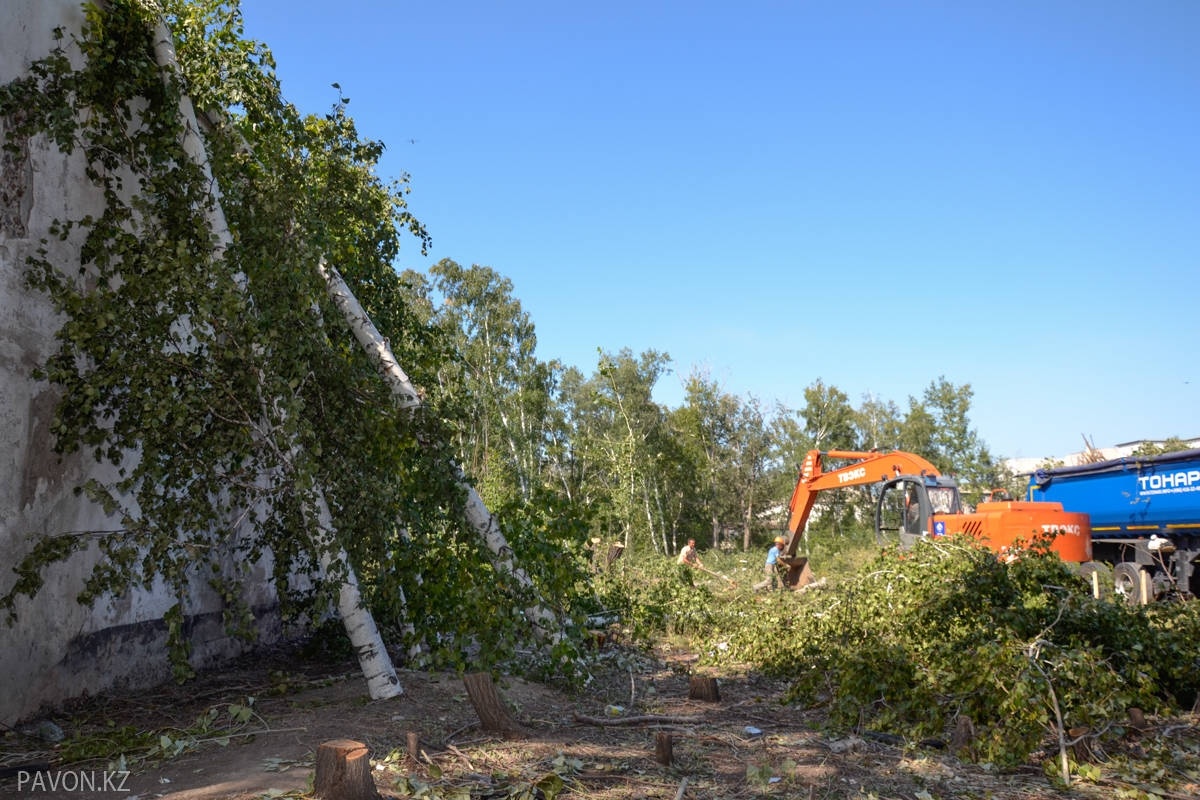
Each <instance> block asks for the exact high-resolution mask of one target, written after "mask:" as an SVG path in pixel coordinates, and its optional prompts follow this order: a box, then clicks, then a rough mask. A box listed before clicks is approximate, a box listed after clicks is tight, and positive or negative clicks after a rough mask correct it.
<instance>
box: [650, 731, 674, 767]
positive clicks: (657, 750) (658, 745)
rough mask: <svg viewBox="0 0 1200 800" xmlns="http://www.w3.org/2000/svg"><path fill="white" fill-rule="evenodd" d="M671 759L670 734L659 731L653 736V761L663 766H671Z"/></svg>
mask: <svg viewBox="0 0 1200 800" xmlns="http://www.w3.org/2000/svg"><path fill="white" fill-rule="evenodd" d="M672 759H673V753H672V745H671V734H669V733H667V732H666V731H659V732H658V733H656V734H654V760H655V761H657V762H658V763H660V764H662V765H664V766H668V767H669V766H671V761H672Z"/></svg>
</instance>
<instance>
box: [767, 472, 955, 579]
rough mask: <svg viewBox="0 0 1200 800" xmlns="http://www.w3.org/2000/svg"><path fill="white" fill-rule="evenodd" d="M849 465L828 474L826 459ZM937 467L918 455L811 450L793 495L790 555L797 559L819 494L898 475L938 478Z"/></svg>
mask: <svg viewBox="0 0 1200 800" xmlns="http://www.w3.org/2000/svg"><path fill="white" fill-rule="evenodd" d="M827 458H828V459H839V460H843V461H849V462H850V463H849V464H846V465H844V466H841V467H837V468H835V469H831V470H828V471H826V470H825V459H827ZM937 474H938V471H937V467H935V466H934V465H933V464H931V463H929V462H928V461H926V460H925V459H923V458H921V457H920V456H919V455H916V454H915V453H906V452H904V451H902V450H893V451H890V452H886V453H881V452H879V451H877V450H867V451H859V450H809V451H808V454H807V455H806V456H805V457H804V464H803V465H802V466H801V467H800V479H799V480H798V481H796V488H795V490H793V491H792V499H791V501H790V502H789V503H788V530H789V531H791V534H792V535H791V537H790V539H789V541H788V545H787V550H786V552H787V555H789V556H795V555H796V548H797V547H798V546H799V543H800V539H801V536H802V534H803V533H804V526H805V525H806V524H808V516H809V514H811V513H812V509H813V504H814V503H816V500H817V494H819V493H820V492H823V491H825V490H826V489H838V488H842V487H845V486H866V485H870V484H872V483H879V482H880V481H886V480H890V479H892V478H895V477H897V476H899V475H922V476H923V475H929V476H932V477H936V476H937Z"/></svg>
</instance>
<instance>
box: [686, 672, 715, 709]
mask: <svg viewBox="0 0 1200 800" xmlns="http://www.w3.org/2000/svg"><path fill="white" fill-rule="evenodd" d="M688 700H704V701H705V702H708V703H719V702H720V701H721V690H720V689H719V688H718V687H717V679H716V678H713V677H710V676H707V675H693V676H691V677H690V678H688Z"/></svg>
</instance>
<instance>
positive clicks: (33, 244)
mask: <svg viewBox="0 0 1200 800" xmlns="http://www.w3.org/2000/svg"><path fill="white" fill-rule="evenodd" d="M82 20H83V15H82V12H81V11H80V7H79V2H78V0H3V2H0V83H8V82H9V81H11V80H13V79H14V78H17V77H20V76H21V75H23V74H24V73H25V71H26V70H27V68H28V65H29V64H30V63H31V62H32V61H34V60H36V59H38V58H40V57H42V56H44V55H46V54H47V53H48V52H49V51H50V49H51V48H52V47H53V45H54V40H53V37H52V32H53V30H54V28H55V27H56V26H62V27H63V28H65V29H66V30H67V31H78V30H79V28H80V25H81V24H82ZM4 135H5V134H4V131H3V127H2V123H0V138H2V137H3V136H4ZM17 144H19V145H21V149H22V151H21V152H20V153H19V154H16V155H11V154H4V155H3V156H0V459H3V462H2V464H3V466H2V467H0V593H4V592H7V591H8V590H9V589H10V588H11V587H12V585H13V582H14V580H15V575H14V573H13V572H12V571H11V569H9V568H8V566H9V565H13V564H15V563H17V562H18V561H19V560H20V558H21V557H22V556H23V555H24V554H26V553H27V552H28V551H29V549H30V548H31V547H32V545H33V543H34V542H35V541H36V540H37V539H38V538H39V537H43V536H51V535H63V534H69V533H70V532H73V531H88V530H104V529H112V528H115V527H117V524H116V523H115V521H113V520H109V519H105V517H104V515H103V513H102V512H101V510H100V509H99V508H97V507H95V506H94V505H92V504H90V503H88V502H87V501H86V500H84V499H82V498H79V497H76V496H75V495H74V492H73V489H74V487H76V486H78V485H80V484H81V483H82V482H84V481H85V480H87V479H88V478H89V477H90V476H92V475H95V474H97V473H96V470H97V469H98V468H97V467H96V465H94V464H92V463H90V460H88V459H86V458H82V457H80V456H78V455H75V456H71V457H69V458H66V459H64V460H60V459H59V457H58V456H57V455H56V454H55V453H54V451H53V449H52V439H51V435H50V428H49V423H50V419H51V415H52V414H53V410H54V404H55V399H56V397H55V392H54V389H53V388H52V387H51V386H50V385H48V384H47V383H45V382H44V381H36V380H34V379H33V378H32V371H33V369H34V368H35V367H36V366H37V365H38V364H39V363H41V362H43V361H44V360H45V358H46V357H47V356H48V355H49V354H50V352H51V351H52V348H53V347H54V338H53V337H54V332H55V331H56V330H57V328H58V324H59V321H58V319H56V317H55V315H54V313H53V311H52V309H51V308H50V305H49V303H48V302H47V300H46V299H45V298H44V297H43V296H41V295H40V294H37V293H33V292H30V291H28V290H27V289H26V288H25V287H24V283H23V279H22V273H23V270H24V264H25V260H26V258H27V256H29V255H30V254H31V253H33V252H34V251H35V249H36V248H37V247H38V246H39V244H40V240H41V239H42V238H43V237H46V236H47V235H48V234H47V231H48V228H49V226H50V224H51V222H52V221H53V220H54V219H66V218H78V217H80V216H82V215H83V214H84V213H88V212H89V211H95V210H97V206H98V196H97V194H96V192H95V191H94V190H93V189H92V187H91V185H90V184H89V183H88V182H87V181H86V179H85V178H84V177H83V163H82V160H81V159H80V158H79V157H78V155H76V156H72V157H70V158H68V157H67V156H65V155H63V154H62V153H61V152H59V151H57V150H56V149H54V148H53V147H51V146H50V145H49V144H48V143H47V142H46V141H45V140H44V139H41V138H40V137H39V138H35V139H33V140H31V141H29V142H18V143H17ZM50 247H51V258H52V259H53V260H54V261H56V262H57V263H61V264H63V265H64V266H65V267H67V268H71V267H73V266H74V265H77V264H78V263H79V256H78V248H77V245H76V244H75V243H72V242H66V243H62V242H58V241H56V240H54V241H52V242H51V244H50ZM96 557H97V551H96V550H95V549H92V550H91V551H88V552H85V553H80V554H77V555H76V556H74V557H72V558H71V559H70V560H69V561H67V562H65V563H63V564H61V565H58V566H56V567H54V568H52V569H51V570H49V571H48V572H47V573H46V583H45V586H44V587H43V589H42V590H41V592H40V593H39V594H37V595H36V596H35V597H34V598H33V599H32V600H22V601H20V602H19V603H18V604H17V608H16V613H17V620H16V622H15V623H14V624H12V625H8V624H6V623H5V622H4V620H3V619H0V684H2V685H3V687H4V688H3V691H0V723H3V724H5V725H12V724H14V723H15V722H16V721H18V720H21V719H24V718H27V717H29V716H31V715H33V714H35V713H36V712H38V711H39V709H40V708H42V707H43V706H51V707H52V706H55V705H57V704H59V703H61V701H63V700H64V699H66V698H69V697H72V696H76V695H79V694H82V693H85V692H87V693H96V692H99V691H102V690H105V689H108V688H113V687H121V686H143V685H148V684H151V683H156V682H159V681H162V680H164V679H166V678H167V677H169V675H170V667H169V665H168V661H167V655H166V648H165V639H166V627H165V625H164V623H163V622H162V614H163V612H164V611H165V610H166V609H167V608H168V607H169V606H170V604H171V598H170V597H168V596H167V594H166V593H165V592H163V591H161V587H156V588H155V589H152V590H150V591H138V592H134V593H132V594H130V595H128V596H122V597H117V598H106V599H105V600H102V601H101V602H100V603H98V605H97V607H95V608H90V609H88V608H82V607H80V606H79V605H78V604H77V603H76V602H75V597H76V595H77V594H78V593H79V591H80V589H81V588H82V586H83V582H84V580H85V578H86V576H87V574H88V573H89V572H90V569H91V567H92V565H93V564H94V563H95V559H96ZM265 577H266V570H265V568H263V567H261V566H260V567H259V568H257V569H256V570H254V571H253V575H252V580H251V581H250V582H249V583H248V584H247V599H248V600H249V601H250V603H251V605H252V607H253V608H254V609H255V610H256V614H258V615H259V617H260V623H261V625H260V627H261V629H262V631H263V637H264V640H265V641H271V640H274V639H276V638H277V637H278V635H279V628H278V620H277V615H276V614H275V611H274V610H275V605H276V604H275V596H274V593H273V590H272V589H271V588H270V586H269V585H268V584H267V583H266V581H265ZM191 600H192V610H193V611H194V612H195V613H194V614H193V615H192V616H191V617H189V620H188V626H189V631H190V635H191V639H192V642H193V653H194V656H193V662H194V663H195V664H196V665H198V666H204V665H207V664H211V663H215V662H217V661H219V660H221V659H223V658H226V657H228V656H231V655H234V654H236V653H238V652H239V651H240V649H241V645H239V644H238V643H237V642H235V641H233V640H231V639H229V638H228V637H227V636H226V635H225V634H224V632H223V630H222V626H221V621H220V611H221V602H220V600H219V599H218V598H217V597H215V596H214V595H213V594H212V593H211V592H209V591H208V590H207V589H206V588H204V587H203V586H198V587H197V589H196V591H195V592H194V593H193V595H192V597H191Z"/></svg>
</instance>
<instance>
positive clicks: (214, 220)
mask: <svg viewBox="0 0 1200 800" xmlns="http://www.w3.org/2000/svg"><path fill="white" fill-rule="evenodd" d="M154 57H155V60H156V61H157V62H158V65H159V67H161V68H162V69H164V70H167V71H168V72H169V73H170V74H171V75H173V76H175V77H176V78H179V77H180V75H179V66H178V63H177V61H176V58H175V40H174V38H172V36H171V32H170V30H169V29H168V28H167V26H166V23H165V22H163V20H162V18H161V17H159V18H158V19H157V21H156V24H155V30H154ZM179 122H180V124H181V126H182V128H183V134H182V136H181V141H180V146H181V147H182V148H183V151H184V153H185V154H186V155H187V157H188V158H189V159H190V160H191V161H192V163H194V164H195V165H196V166H198V167H199V168H200V169H201V170H202V171H203V173H204V176H205V177H206V178H207V179H208V185H209V192H210V193H211V195H212V204H211V205H210V206H209V207H208V208H206V209H205V214H206V216H207V217H208V222H209V226H210V227H211V229H212V231H213V234H214V235H215V236H216V243H215V244H214V247H213V254H214V255H215V256H216V257H217V258H221V257H222V256H223V255H224V253H225V251H226V249H228V247H229V244H230V243H231V242H232V241H233V236H232V234H231V233H230V231H229V224H228V222H227V221H226V219H225V212H224V210H223V209H222V207H221V193H220V188H219V187H218V185H217V181H216V178H214V177H213V174H212V168H211V166H210V165H209V161H208V152H207V151H206V150H205V148H204V141H203V139H202V138H201V137H200V125H199V122H198V121H197V119H196V112H195V109H194V108H193V107H192V101H191V98H189V97H188V96H187V95H186V94H183V93H181V94H180V99H179ZM316 495H317V505H318V515H319V517H320V519H318V520H315V521H313V523H314V524H316V525H317V527H318V537H317V538H318V540H319V541H320V542H321V544H322V552H321V568H322V569H323V570H325V572H326V574H328V567H329V566H330V565H331V563H332V561H333V559H335V558H336V559H337V560H338V561H341V562H342V563H343V564H344V565H345V570H346V576H345V579H344V580H343V581H342V584H341V587H340V588H339V592H338V613H339V614H340V615H341V617H342V624H343V625H345V628H346V635H347V636H348V637H349V638H350V642H351V644H352V645H353V646H354V650H355V652H356V653H357V654H358V661H359V665H360V666H361V667H362V671H363V676H364V677H365V678H366V680H367V688H368V691H369V692H370V695H371V699H372V700H381V699H384V698H388V697H395V696H397V695H400V694H403V692H404V688H403V687H402V686H401V685H400V681H399V679H398V678H397V677H396V670H395V668H394V667H393V666H392V660H391V657H390V656H389V655H388V651H387V648H386V647H385V646H384V643H383V637H382V636H380V634H379V629H378V627H376V625H375V618H374V617H372V616H371V612H370V611H368V610H367V608H366V607H365V606H364V605H363V604H362V593H361V592H360V591H359V588H358V577H357V576H356V575H355V573H354V568H353V567H352V566H351V565H350V561H349V557H348V555H347V553H346V551H345V549H344V548H332V549H333V550H334V553H333V554H332V555H331V554H330V550H331V548H329V547H327V545H330V544H331V543H332V542H333V540H334V534H333V531H334V528H333V519H332V515H331V514H330V512H329V505H328V503H327V502H326V500H325V495H324V492H322V491H321V490H320V488H319V487H318V488H317V490H316Z"/></svg>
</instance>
